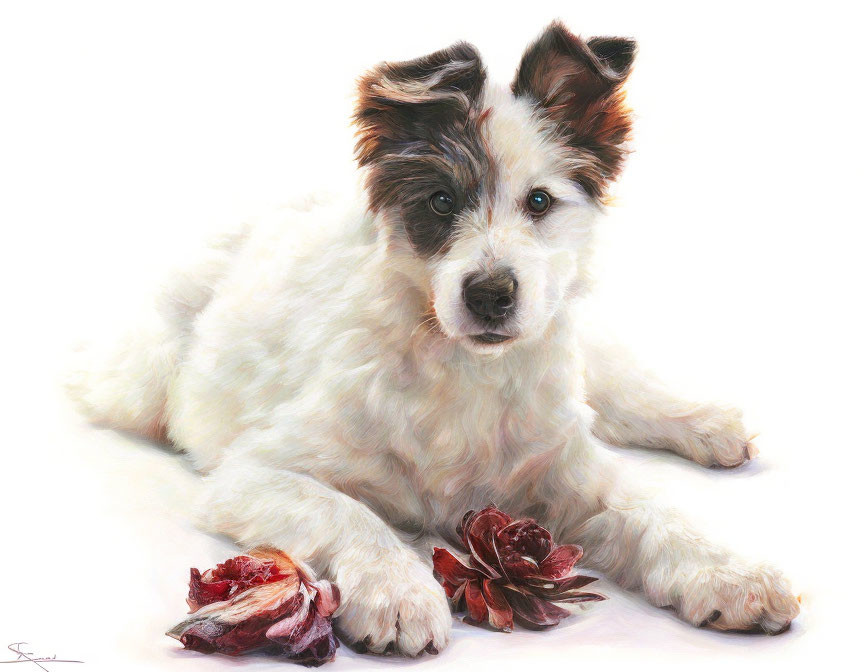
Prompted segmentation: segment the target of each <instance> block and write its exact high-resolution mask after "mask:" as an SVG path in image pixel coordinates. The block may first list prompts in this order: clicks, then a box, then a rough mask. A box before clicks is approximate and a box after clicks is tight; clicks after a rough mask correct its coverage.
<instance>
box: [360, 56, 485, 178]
mask: <svg viewBox="0 0 864 672" xmlns="http://www.w3.org/2000/svg"><path fill="white" fill-rule="evenodd" d="M485 80H486V71H485V68H484V67H483V64H482V62H481V60H480V56H479V54H478V53H477V50H476V49H475V48H474V47H473V46H471V45H470V44H467V43H465V42H458V43H456V44H454V45H453V46H451V47H449V48H447V49H442V50H441V51H436V52H435V53H433V54H430V55H428V56H424V57H422V58H418V59H415V60H413V61H405V62H402V63H382V64H381V65H379V66H377V67H376V68H374V69H373V70H372V71H370V72H369V73H367V74H366V75H364V76H363V77H362V78H361V79H360V81H359V83H358V101H357V110H356V112H355V115H354V122H355V124H356V125H357V129H358V130H357V135H358V141H357V160H358V161H359V163H360V165H361V166H363V165H366V164H368V163H370V162H372V161H375V160H376V159H377V158H380V157H381V156H382V155H384V154H388V153H392V152H393V151H398V150H399V148H400V146H404V144H405V143H411V142H414V141H431V140H434V139H435V137H436V136H438V135H439V134H440V132H441V131H444V130H446V129H447V127H449V126H453V125H457V124H459V123H464V122H465V120H466V119H467V117H468V114H469V111H470V109H471V106H472V104H473V103H474V102H476V100H477V98H478V97H479V95H480V92H481V90H482V88H483V84H484V82H485Z"/></svg>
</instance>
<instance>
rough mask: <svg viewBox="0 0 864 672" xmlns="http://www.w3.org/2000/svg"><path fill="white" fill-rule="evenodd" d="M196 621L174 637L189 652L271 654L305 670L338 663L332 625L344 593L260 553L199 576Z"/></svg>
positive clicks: (193, 591)
mask: <svg viewBox="0 0 864 672" xmlns="http://www.w3.org/2000/svg"><path fill="white" fill-rule="evenodd" d="M186 601H187V602H188V604H189V607H190V608H191V612H190V613H191V616H190V617H189V618H188V619H186V620H185V621H183V622H182V623H179V624H178V625H176V626H175V627H174V628H172V629H171V630H169V631H168V633H167V634H168V635H169V636H170V637H174V638H175V639H178V640H180V642H182V644H183V646H184V647H185V648H187V649H192V650H195V651H200V652H202V653H214V652H219V653H225V654H228V655H231V656H236V655H240V654H242V653H246V652H248V651H254V650H266V651H268V652H270V653H278V654H281V655H284V656H287V657H288V658H290V659H291V660H293V661H295V662H299V663H303V664H305V665H321V664H323V663H326V662H328V661H330V660H332V659H333V656H334V654H335V653H336V649H337V647H338V646H339V643H338V641H337V640H336V638H335V636H334V635H333V627H332V625H331V622H330V619H331V616H332V614H333V612H334V611H335V610H336V608H337V607H338V606H339V590H338V589H337V588H336V586H334V585H332V584H331V583H329V582H327V581H317V582H312V581H310V580H309V578H308V577H307V576H306V574H305V573H304V572H303V570H302V569H301V568H300V567H298V566H297V565H295V564H294V563H293V562H292V561H291V558H289V557H288V556H287V555H285V554H284V553H282V552H281V551H278V550H276V549H272V548H257V549H255V550H253V551H250V552H249V554H248V555H241V556H237V557H236V558H231V559H230V560H226V561H225V562H223V563H221V564H218V565H216V567H215V568H214V569H208V570H207V571H206V572H204V573H203V574H202V573H201V572H199V571H198V570H197V569H194V568H193V569H192V570H191V578H190V581H189V597H188V598H187V600H186Z"/></svg>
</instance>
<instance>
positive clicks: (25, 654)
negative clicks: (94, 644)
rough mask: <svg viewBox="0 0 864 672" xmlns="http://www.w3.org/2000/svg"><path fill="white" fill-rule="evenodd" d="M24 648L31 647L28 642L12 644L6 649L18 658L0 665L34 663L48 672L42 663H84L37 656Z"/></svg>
mask: <svg viewBox="0 0 864 672" xmlns="http://www.w3.org/2000/svg"><path fill="white" fill-rule="evenodd" d="M24 647H29V644H27V642H12V643H11V644H10V645H9V646H7V647H6V648H7V649H9V650H10V651H11V652H12V653H14V654H15V655H16V656H17V657H16V658H15V659H14V660H0V664H3V663H33V664H34V665H35V666H36V667H39V668H41V669H43V670H45V672H48V668H47V667H45V666H44V665H43V664H42V663H83V662H84V661H83V660H65V659H63V658H58V657H57V655H56V654H55V655H53V656H37V655H36V654H35V653H33V652H32V651H27V650H26V649H25V648H24Z"/></svg>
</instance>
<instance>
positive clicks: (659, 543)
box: [544, 437, 799, 634]
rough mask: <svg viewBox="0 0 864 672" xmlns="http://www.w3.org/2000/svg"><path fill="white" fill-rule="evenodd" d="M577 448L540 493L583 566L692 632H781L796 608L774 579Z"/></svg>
mask: <svg viewBox="0 0 864 672" xmlns="http://www.w3.org/2000/svg"><path fill="white" fill-rule="evenodd" d="M584 440H585V438H584V437H581V439H580V441H582V442H584ZM580 441H576V442H574V444H575V445H573V444H571V445H570V446H568V447H567V448H565V449H563V452H562V453H561V454H560V456H559V459H558V460H556V462H557V465H555V466H554V467H553V469H550V470H549V476H548V477H547V479H546V480H547V483H545V484H544V488H549V491H550V492H552V493H556V492H557V493H559V497H557V498H554V497H553V498H550V499H549V500H548V504H547V506H545V507H544V509H545V510H547V511H548V514H549V519H550V520H549V523H550V526H551V527H552V528H553V530H554V531H556V532H557V534H558V536H559V538H560V540H561V541H562V542H566V543H578V544H581V545H582V546H583V548H584V550H585V560H584V562H585V563H586V565H587V566H590V567H594V568H597V569H599V570H600V571H602V572H603V573H604V574H606V576H608V577H609V578H611V579H613V580H615V581H616V582H618V583H620V584H621V585H622V586H624V587H625V588H628V589H634V590H642V591H643V592H644V593H645V595H646V597H647V598H648V600H649V601H650V602H651V603H652V604H654V605H656V606H659V607H665V606H671V607H674V608H675V609H676V610H677V611H678V613H679V614H680V615H681V617H682V618H683V619H684V620H686V621H688V622H690V623H692V624H693V625H697V626H701V625H709V626H711V627H713V628H717V629H721V630H748V631H749V630H762V631H764V632H767V633H770V634H775V633H778V632H782V631H783V630H785V629H786V628H787V627H788V626H789V623H790V622H791V621H792V619H793V618H795V616H797V615H798V611H799V607H798V602H797V600H796V598H795V596H794V595H793V594H792V592H791V591H790V589H789V585H788V582H787V581H786V579H785V578H784V577H783V576H782V575H780V574H779V573H778V572H777V571H776V570H774V569H772V568H770V567H768V566H767V565H762V564H759V565H752V564H749V563H747V562H745V561H743V560H741V559H739V558H737V557H735V556H734V555H733V554H732V553H730V552H729V551H726V550H724V549H722V548H719V547H717V546H715V545H713V544H710V543H708V542H707V541H706V540H705V539H704V538H702V537H701V536H700V535H699V534H697V533H696V532H694V531H693V530H692V529H691V528H690V527H689V526H688V525H687V523H686V522H684V521H683V520H682V519H681V518H680V517H679V516H678V515H677V514H676V513H675V512H674V511H672V510H670V509H668V508H664V507H662V506H659V505H657V504H655V503H652V502H650V501H649V500H647V499H646V498H644V497H642V496H640V495H639V494H638V491H637V490H635V489H634V488H632V487H631V486H629V484H627V483H626V482H625V481H624V480H623V479H622V478H621V477H620V476H619V474H618V469H617V465H615V463H614V462H613V461H612V460H611V459H610V458H609V457H608V455H604V453H607V452H608V451H605V450H603V449H602V448H600V447H596V448H595V447H593V446H590V445H587V446H586V445H585V444H584V443H582V444H581V445H580ZM553 464H554V462H553ZM563 493H567V496H565V497H562V496H560V495H561V494H563Z"/></svg>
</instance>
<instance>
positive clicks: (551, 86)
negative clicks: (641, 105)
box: [512, 21, 636, 197]
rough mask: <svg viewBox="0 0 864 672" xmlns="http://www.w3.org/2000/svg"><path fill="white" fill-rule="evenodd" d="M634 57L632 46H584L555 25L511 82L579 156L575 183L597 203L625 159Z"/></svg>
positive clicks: (606, 42)
mask: <svg viewBox="0 0 864 672" xmlns="http://www.w3.org/2000/svg"><path fill="white" fill-rule="evenodd" d="M635 55H636V43H635V42H634V41H633V40H630V39H627V38H623V37H594V38H591V39H589V40H587V41H586V40H583V39H582V38H580V37H577V36H576V35H573V34H572V33H571V32H570V31H569V30H567V28H565V27H564V25H563V24H561V23H560V22H557V21H556V22H554V23H552V24H551V25H550V26H549V27H548V28H547V29H546V30H545V31H544V32H543V34H542V35H540V37H539V38H538V39H537V40H536V41H535V42H534V43H533V44H531V45H530V46H529V47H528V49H527V50H526V51H525V54H524V56H523V57H522V62H521V63H520V65H519V69H518V70H517V71H516V78H515V79H514V80H513V84H512V89H513V93H514V94H515V95H516V96H517V97H527V98H529V99H531V100H533V101H534V102H535V103H537V104H538V106H539V108H540V110H541V112H542V113H543V115H544V116H545V117H547V118H549V119H551V120H552V121H553V122H555V123H556V124H557V125H558V127H559V128H560V130H561V131H562V134H563V137H564V140H565V142H566V143H567V144H568V145H569V146H570V147H571V148H572V149H574V150H576V151H578V152H579V154H580V159H581V161H579V162H574V165H576V164H582V167H581V168H579V169H574V175H573V178H574V179H575V180H576V181H578V182H579V183H580V184H582V186H583V187H584V188H585V190H586V191H587V192H588V193H589V194H590V195H591V196H593V197H600V196H602V195H603V193H604V192H605V190H606V187H607V186H608V184H609V182H611V181H612V180H613V179H614V178H615V177H617V175H618V173H619V172H620V170H621V167H622V164H623V159H624V155H625V154H626V150H625V149H624V146H623V145H624V143H625V142H626V140H627V139H628V137H629V135H630V128H631V118H630V110H629V109H628V108H627V107H626V105H625V104H624V95H623V92H622V91H621V87H622V85H623V84H624V81H625V80H626V79H627V76H628V75H629V74H630V67H631V66H632V64H633V59H634V57H635Z"/></svg>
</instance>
